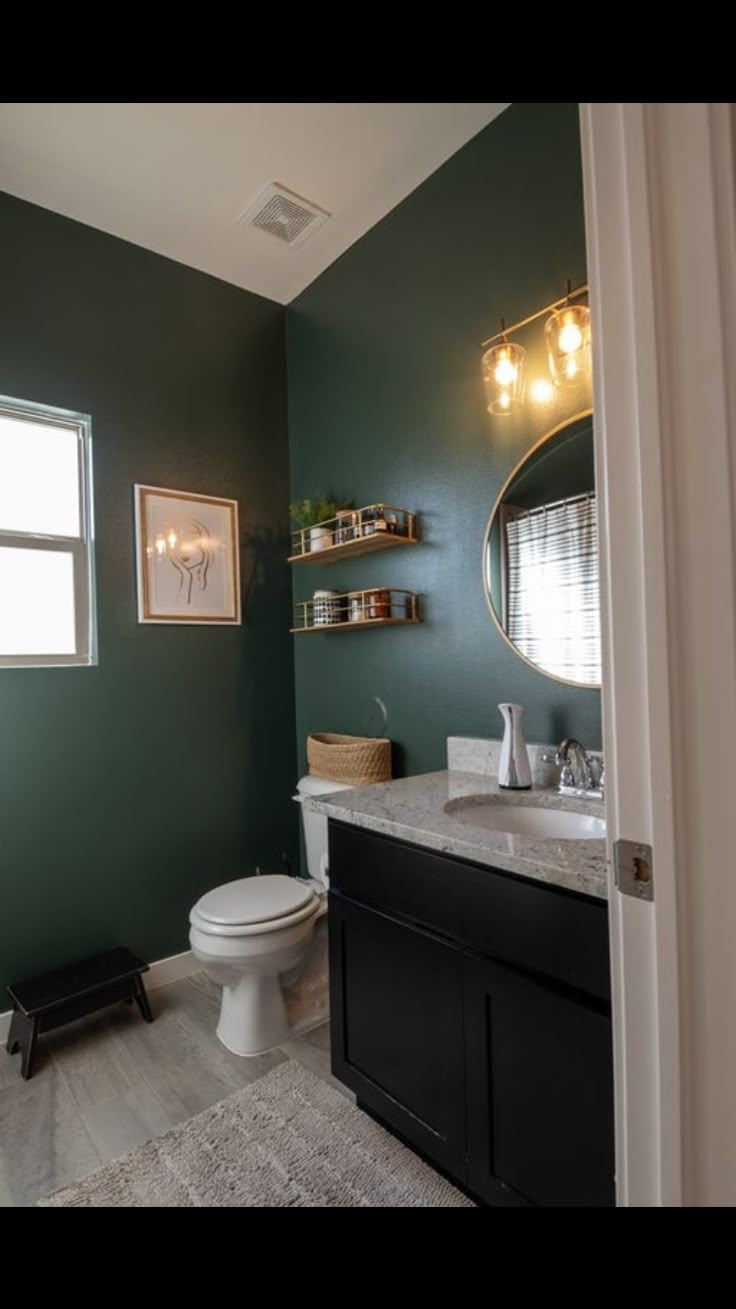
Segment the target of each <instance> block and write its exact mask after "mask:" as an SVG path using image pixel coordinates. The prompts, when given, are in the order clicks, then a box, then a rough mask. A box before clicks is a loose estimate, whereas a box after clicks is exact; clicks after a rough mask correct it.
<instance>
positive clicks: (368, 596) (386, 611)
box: [365, 589, 391, 618]
mask: <svg viewBox="0 0 736 1309" xmlns="http://www.w3.org/2000/svg"><path fill="white" fill-rule="evenodd" d="M365 616H366V618H390V617H391V592H390V591H388V590H383V589H381V590H380V591H366V592H365Z"/></svg>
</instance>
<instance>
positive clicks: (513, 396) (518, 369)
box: [483, 319, 526, 414]
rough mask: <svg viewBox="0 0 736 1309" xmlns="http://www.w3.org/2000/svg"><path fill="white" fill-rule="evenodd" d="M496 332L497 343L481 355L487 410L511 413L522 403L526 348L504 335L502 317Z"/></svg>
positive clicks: (524, 388)
mask: <svg viewBox="0 0 736 1309" xmlns="http://www.w3.org/2000/svg"><path fill="white" fill-rule="evenodd" d="M499 336H500V338H501V341H500V344H499V345H494V346H492V347H491V349H490V350H486V353H485V354H484V356H483V382H484V384H485V388H486V400H487V405H486V408H487V409H488V412H489V414H508V413H510V412H511V410H512V409H515V408H517V407H518V406H519V405H520V404H522V402H523V400H524V392H525V390H526V350H525V349H524V347H523V345H516V343H515V342H514V341H509V340H508V339H507V337H506V329H505V324H504V321H503V319H501V331H500V332H499ZM493 339H494V340H497V339H498V338H497V337H494V338H493Z"/></svg>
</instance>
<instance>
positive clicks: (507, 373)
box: [493, 357, 516, 386]
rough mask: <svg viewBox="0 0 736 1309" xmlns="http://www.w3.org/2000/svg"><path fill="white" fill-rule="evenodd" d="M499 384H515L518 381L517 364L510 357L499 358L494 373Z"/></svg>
mask: <svg viewBox="0 0 736 1309" xmlns="http://www.w3.org/2000/svg"><path fill="white" fill-rule="evenodd" d="M493 376H494V378H495V379H496V381H497V382H498V385H499V386H513V384H514V382H515V381H516V365H515V364H512V362H511V360H510V359H508V358H503V357H502V358H501V359H499V361H498V363H497V364H496V369H495V372H494V374H493Z"/></svg>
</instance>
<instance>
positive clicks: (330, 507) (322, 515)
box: [289, 495, 351, 527]
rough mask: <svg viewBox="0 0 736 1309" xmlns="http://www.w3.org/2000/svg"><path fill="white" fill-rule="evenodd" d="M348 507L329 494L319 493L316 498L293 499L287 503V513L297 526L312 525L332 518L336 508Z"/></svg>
mask: <svg viewBox="0 0 736 1309" xmlns="http://www.w3.org/2000/svg"><path fill="white" fill-rule="evenodd" d="M350 507H351V506H350V505H349V504H346V503H345V502H344V501H342V502H340V503H338V502H337V500H333V499H332V497H331V496H328V495H321V496H318V497H317V499H316V500H294V501H293V502H292V504H290V505H289V513H290V514H291V519H292V522H294V523H296V525H297V527H314V526H315V524H316V523H323V522H324V521H325V519H327V518H334V517H335V514H336V513H337V511H338V509H349V508H350Z"/></svg>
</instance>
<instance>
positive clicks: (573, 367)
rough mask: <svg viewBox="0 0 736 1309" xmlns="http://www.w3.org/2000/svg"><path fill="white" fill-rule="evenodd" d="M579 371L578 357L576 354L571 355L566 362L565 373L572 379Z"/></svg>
mask: <svg viewBox="0 0 736 1309" xmlns="http://www.w3.org/2000/svg"><path fill="white" fill-rule="evenodd" d="M577 371H578V363H577V359H575V358H574V356H573V355H571V356H570V358H569V359H568V361H567V363H566V364H565V375H566V376H567V377H569V378H570V379H572V378H573V377H575V376H576V375H577Z"/></svg>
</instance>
